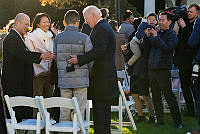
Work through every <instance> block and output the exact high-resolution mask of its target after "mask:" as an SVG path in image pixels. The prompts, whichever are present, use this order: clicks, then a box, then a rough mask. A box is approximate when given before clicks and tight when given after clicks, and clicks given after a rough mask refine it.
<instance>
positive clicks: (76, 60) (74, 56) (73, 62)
mask: <svg viewBox="0 0 200 134" xmlns="http://www.w3.org/2000/svg"><path fill="white" fill-rule="evenodd" d="M70 57H71V58H70V59H69V60H68V61H67V62H68V63H69V64H78V59H77V55H70Z"/></svg>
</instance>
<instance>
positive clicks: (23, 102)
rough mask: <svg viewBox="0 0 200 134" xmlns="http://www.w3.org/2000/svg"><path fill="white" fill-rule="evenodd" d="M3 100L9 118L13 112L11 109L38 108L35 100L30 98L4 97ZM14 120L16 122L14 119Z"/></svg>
mask: <svg viewBox="0 0 200 134" xmlns="http://www.w3.org/2000/svg"><path fill="white" fill-rule="evenodd" d="M4 98H5V101H6V104H7V107H8V111H9V113H10V116H11V117H12V114H13V112H14V110H13V107H18V106H27V107H32V108H38V106H37V104H36V102H35V99H34V98H31V97H25V96H16V97H9V96H8V95H5V96H4ZM14 120H15V122H16V118H15V119H14Z"/></svg>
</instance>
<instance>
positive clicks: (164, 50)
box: [148, 12, 182, 128]
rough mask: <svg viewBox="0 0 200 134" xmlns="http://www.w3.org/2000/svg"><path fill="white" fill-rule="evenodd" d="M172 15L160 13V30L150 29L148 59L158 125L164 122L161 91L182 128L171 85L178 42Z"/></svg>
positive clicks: (175, 120)
mask: <svg viewBox="0 0 200 134" xmlns="http://www.w3.org/2000/svg"><path fill="white" fill-rule="evenodd" d="M171 23H172V15H171V14H169V13H167V12H163V13H161V14H160V18H159V27H160V31H159V32H157V31H156V30H154V29H150V30H149V32H150V34H151V35H152V37H151V38H150V43H151V50H150V55H149V61H148V70H149V80H150V86H151V90H152V99H153V103H154V108H155V114H156V118H157V124H156V126H158V127H159V126H161V125H163V124H164V120H163V106H162V98H161V91H162V93H163V95H164V96H165V99H166V101H167V104H168V105H169V109H170V111H171V113H172V117H173V120H174V123H175V125H176V127H177V128H182V120H181V115H180V111H179V107H178V103H177V101H176V97H175V96H174V94H173V92H172V86H171V67H172V61H173V52H174V49H175V47H176V45H177V43H178V38H177V36H176V33H175V32H174V31H173V30H172V29H171V28H170V24H171Z"/></svg>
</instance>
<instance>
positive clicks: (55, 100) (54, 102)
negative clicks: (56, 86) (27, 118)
mask: <svg viewBox="0 0 200 134" xmlns="http://www.w3.org/2000/svg"><path fill="white" fill-rule="evenodd" d="M42 105H43V107H44V108H45V109H48V108H54V107H62V108H69V109H75V107H74V102H73V99H68V98H63V97H50V98H45V99H42Z"/></svg>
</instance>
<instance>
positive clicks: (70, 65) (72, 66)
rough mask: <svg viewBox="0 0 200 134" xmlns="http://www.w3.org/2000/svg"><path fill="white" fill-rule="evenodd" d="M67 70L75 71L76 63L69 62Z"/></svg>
mask: <svg viewBox="0 0 200 134" xmlns="http://www.w3.org/2000/svg"><path fill="white" fill-rule="evenodd" d="M70 58H71V56H70ZM66 71H67V72H73V71H75V68H74V64H67V66H66Z"/></svg>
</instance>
